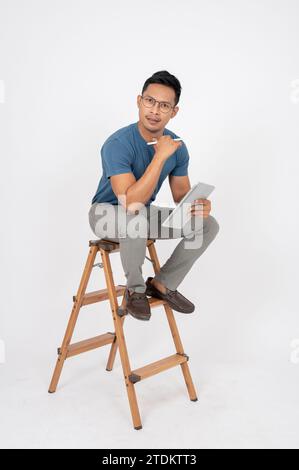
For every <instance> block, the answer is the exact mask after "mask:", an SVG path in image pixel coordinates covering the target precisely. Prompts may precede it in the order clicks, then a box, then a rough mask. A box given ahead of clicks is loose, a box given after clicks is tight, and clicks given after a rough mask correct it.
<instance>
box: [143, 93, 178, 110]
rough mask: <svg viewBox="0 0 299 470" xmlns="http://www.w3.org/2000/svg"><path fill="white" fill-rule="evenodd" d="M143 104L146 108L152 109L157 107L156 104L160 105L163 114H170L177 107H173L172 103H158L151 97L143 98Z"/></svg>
mask: <svg viewBox="0 0 299 470" xmlns="http://www.w3.org/2000/svg"><path fill="white" fill-rule="evenodd" d="M141 98H142V102H143V104H144V106H145V107H146V108H152V107H153V106H155V104H156V103H159V108H160V109H161V111H162V113H169V111H170V110H171V109H172V108H174V107H175V106H171V104H170V103H167V101H158V100H155V98H152V97H151V96H141Z"/></svg>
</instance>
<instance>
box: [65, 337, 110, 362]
mask: <svg viewBox="0 0 299 470" xmlns="http://www.w3.org/2000/svg"><path fill="white" fill-rule="evenodd" d="M114 338H115V333H105V334H103V335H99V336H95V337H94V338H89V339H84V340H83V341H79V342H78V343H73V344H70V345H69V347H68V350H67V355H66V357H71V356H76V355H77V354H81V353H83V352H86V351H90V350H91V349H96V348H99V347H101V346H105V345H106V344H110V343H113V341H114ZM60 350H61V348H58V354H60Z"/></svg>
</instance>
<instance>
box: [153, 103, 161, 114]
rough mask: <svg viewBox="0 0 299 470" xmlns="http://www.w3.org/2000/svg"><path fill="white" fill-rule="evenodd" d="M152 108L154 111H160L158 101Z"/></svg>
mask: <svg viewBox="0 0 299 470" xmlns="http://www.w3.org/2000/svg"><path fill="white" fill-rule="evenodd" d="M152 109H153V110H154V111H155V113H157V112H158V113H160V103H158V102H156V103H155V104H154V106H153V107H152Z"/></svg>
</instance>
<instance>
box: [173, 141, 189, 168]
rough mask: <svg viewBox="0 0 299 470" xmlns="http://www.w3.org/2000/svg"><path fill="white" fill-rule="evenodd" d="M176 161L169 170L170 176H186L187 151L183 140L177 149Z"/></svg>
mask: <svg viewBox="0 0 299 470" xmlns="http://www.w3.org/2000/svg"><path fill="white" fill-rule="evenodd" d="M176 153H177V162H176V166H175V167H174V169H173V170H172V171H171V172H170V175H171V176H187V175H188V165H189V153H188V149H187V146H186V144H185V143H184V142H183V145H182V146H181V147H179V148H178V150H177V152H176Z"/></svg>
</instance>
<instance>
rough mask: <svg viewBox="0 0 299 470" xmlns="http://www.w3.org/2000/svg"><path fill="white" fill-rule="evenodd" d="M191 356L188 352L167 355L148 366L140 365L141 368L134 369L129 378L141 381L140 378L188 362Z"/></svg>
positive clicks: (133, 381) (133, 380) (131, 380)
mask: <svg viewBox="0 0 299 470" xmlns="http://www.w3.org/2000/svg"><path fill="white" fill-rule="evenodd" d="M188 360H189V357H188V356H187V354H179V353H176V354H173V355H172V356H169V357H165V358H164V359H160V360H159V361H156V362H152V363H151V364H148V365H147V366H144V367H140V369H136V370H132V373H131V374H130V375H129V380H130V382H132V383H136V382H139V381H140V380H143V379H146V378H147V377H151V376H152V375H155V374H158V373H159V372H163V371H164V370H167V369H170V368H171V367H175V366H178V365H180V364H183V363H184V362H187V361H188Z"/></svg>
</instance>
